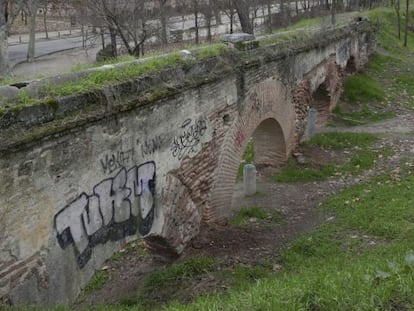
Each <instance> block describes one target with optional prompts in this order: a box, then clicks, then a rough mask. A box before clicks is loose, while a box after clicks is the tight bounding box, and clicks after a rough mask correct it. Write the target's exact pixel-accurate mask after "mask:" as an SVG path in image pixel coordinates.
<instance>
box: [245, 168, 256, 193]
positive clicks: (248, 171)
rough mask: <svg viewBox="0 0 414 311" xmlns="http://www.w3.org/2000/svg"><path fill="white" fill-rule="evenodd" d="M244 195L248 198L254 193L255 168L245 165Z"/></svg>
mask: <svg viewBox="0 0 414 311" xmlns="http://www.w3.org/2000/svg"><path fill="white" fill-rule="evenodd" d="M243 186H244V195H245V196H249V195H253V194H255V193H256V166H254V164H246V165H245V166H244V167H243Z"/></svg>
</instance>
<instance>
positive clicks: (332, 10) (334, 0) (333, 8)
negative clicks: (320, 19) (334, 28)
mask: <svg viewBox="0 0 414 311" xmlns="http://www.w3.org/2000/svg"><path fill="white" fill-rule="evenodd" d="M335 11H336V0H332V6H331V24H332V25H335V22H336V21H335Z"/></svg>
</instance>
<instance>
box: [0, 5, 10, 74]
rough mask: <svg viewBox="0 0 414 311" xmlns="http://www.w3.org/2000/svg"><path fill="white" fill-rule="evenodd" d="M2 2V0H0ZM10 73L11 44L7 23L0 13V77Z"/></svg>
mask: <svg viewBox="0 0 414 311" xmlns="http://www.w3.org/2000/svg"><path fill="white" fill-rule="evenodd" d="M0 2H1V0H0ZM8 74H9V46H8V42H7V24H6V22H5V19H4V15H3V14H0V79H1V78H5V77H6V76H8Z"/></svg>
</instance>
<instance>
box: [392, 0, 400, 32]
mask: <svg viewBox="0 0 414 311" xmlns="http://www.w3.org/2000/svg"><path fill="white" fill-rule="evenodd" d="M392 6H393V7H394V10H395V14H396V15H397V36H398V39H401V14H400V0H392Z"/></svg>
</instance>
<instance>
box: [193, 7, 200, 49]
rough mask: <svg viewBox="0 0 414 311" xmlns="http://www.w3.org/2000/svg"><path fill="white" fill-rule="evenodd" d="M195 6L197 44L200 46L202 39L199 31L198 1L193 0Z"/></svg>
mask: <svg viewBox="0 0 414 311" xmlns="http://www.w3.org/2000/svg"><path fill="white" fill-rule="evenodd" d="M193 6H194V8H193V9H194V27H195V43H196V44H199V43H200V42H199V41H200V37H199V33H198V31H199V29H198V0H193Z"/></svg>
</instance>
